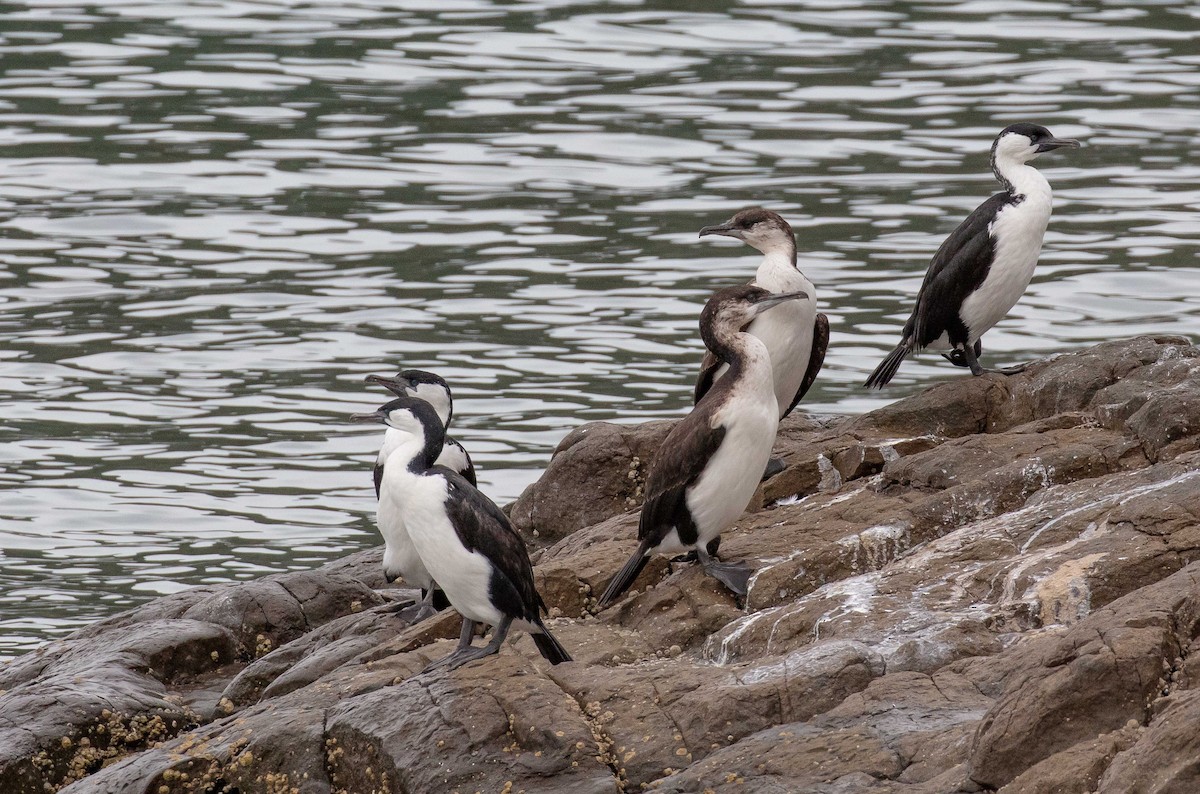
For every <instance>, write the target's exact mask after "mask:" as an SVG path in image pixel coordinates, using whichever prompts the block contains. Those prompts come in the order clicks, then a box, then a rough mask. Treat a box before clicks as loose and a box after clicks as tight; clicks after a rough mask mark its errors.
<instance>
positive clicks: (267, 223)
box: [0, 0, 1200, 656]
mask: <svg viewBox="0 0 1200 794" xmlns="http://www.w3.org/2000/svg"><path fill="white" fill-rule="evenodd" d="M434 7H436V8H437V9H438V10H436V11H431V10H430V9H431V8H434ZM681 7H686V8H687V9H688V10H686V11H681V10H679V8H681ZM2 20H3V21H2V23H0V64H2V68H3V76H2V77H0V145H2V148H0V395H3V397H4V417H3V420H2V421H0V466H2V473H0V549H3V552H2V556H0V656H3V655H11V654H13V653H19V652H21V651H22V650H25V649H28V648H30V647H33V646H34V645H36V644H37V643H39V642H42V641H44V640H45V639H46V638H48V637H51V636H54V635H57V634H60V633H62V632H64V631H67V630H70V629H72V628H75V627H77V626H79V625H80V624H82V623H85V622H87V621H90V620H93V619H95V618H97V617H99V616H102V615H105V614H108V613H111V612H113V611H116V610H119V609H122V608H125V607H127V606H129V605H131V604H134V603H137V602H139V601H141V600H144V599H147V598H150V597H152V596H154V595H156V594H160V593H165V592H171V591H173V590H176V589H180V588H183V587H187V586H190V585H194V584H197V583H204V582H217V581H226V580H230V579H238V578H247V577H252V576H257V575H260V574H263V573H267V572H271V571H278V570H284V569H287V568H298V567H307V566H312V565H315V564H318V563H320V562H321V561H323V560H326V559H328V558H331V557H334V556H338V555H341V554H344V553H346V552H348V551H351V550H354V549H358V548H361V547H364V546H367V545H369V544H373V543H375V542H376V536H375V534H374V530H373V521H372V515H373V509H374V504H373V502H374V500H373V495H372V491H371V487H370V475H369V465H370V460H371V458H372V456H373V452H374V447H375V444H376V440H377V439H376V436H377V433H376V432H375V431H374V430H372V429H364V428H362V427H356V426H351V425H348V424H347V423H346V422H345V417H346V416H347V415H348V414H349V413H351V412H353V411H356V410H363V409H368V408H370V407H373V406H374V405H375V404H378V403H379V402H381V401H382V400H383V397H384V395H383V394H382V393H380V392H378V391H372V390H371V389H369V388H366V387H365V386H364V384H363V383H362V382H361V381H362V377H363V376H364V375H366V374H368V373H372V372H388V371H391V370H395V369H396V368H397V367H399V366H400V365H404V366H408V367H423V368H429V369H434V370H437V371H438V372H440V373H441V374H443V375H444V376H445V377H447V378H448V379H449V380H450V381H451V382H452V383H453V385H454V386H455V388H456V394H457V396H458V400H457V402H456V409H457V411H456V421H455V425H456V427H455V433H456V434H457V436H458V437H459V438H460V439H461V440H462V441H463V442H464V443H465V444H466V445H467V446H468V448H469V449H470V450H471V452H472V454H473V455H474V457H475V460H476V463H477V465H478V466H479V469H480V479H481V483H482V485H483V486H484V488H485V489H486V490H487V492H489V493H490V494H491V495H493V496H494V497H495V498H496V499H497V500H501V501H503V500H507V499H510V498H512V497H514V496H515V495H516V494H517V493H519V492H520V490H521V488H523V487H524V485H525V484H527V483H528V482H530V481H532V480H533V479H534V478H535V477H536V476H537V474H538V471H539V469H540V467H541V466H543V465H544V463H545V461H546V459H547V457H548V455H549V452H550V450H551V449H553V447H554V445H555V444H556V443H557V441H558V440H559V439H560V438H561V437H562V436H563V435H564V433H565V432H566V431H567V429H568V428H570V427H571V426H573V425H575V424H578V423H580V422H583V421H588V420H594V419H615V420H618V421H640V420H643V419H646V418H648V417H655V416H671V415H676V414H679V413H680V412H682V411H683V410H684V409H685V408H686V406H687V405H688V402H689V400H688V398H689V394H690V387H691V378H692V376H693V372H694V369H695V366H696V362H697V360H698V358H699V353H700V347H699V341H698V339H697V334H696V331H695V324H696V316H697V311H698V308H699V305H700V303H701V302H702V301H703V299H704V298H705V297H706V295H707V293H708V292H710V291H711V290H712V289H713V288H715V287H717V286H722V285H725V284H729V283H736V282H739V281H742V280H745V279H746V278H748V277H749V275H750V273H751V272H752V271H753V268H754V266H755V265H756V262H757V257H756V256H755V255H754V253H753V252H752V251H750V250H749V249H746V248H739V247H737V246H736V245H730V244H725V243H723V242H715V243H714V242H711V241H710V240H704V241H700V240H697V239H696V232H697V230H698V229H699V228H700V227H701V226H703V225H706V224H709V223H714V222H718V221H721V220H723V219H725V218H726V217H727V216H728V215H730V214H731V213H732V211H734V210H735V209H737V208H739V207H741V206H744V205H747V204H751V203H765V204H769V205H770V206H771V207H773V208H775V209H778V210H780V211H781V212H783V213H784V215H785V216H786V217H788V218H789V219H790V220H791V221H792V222H793V225H794V226H795V228H796V231H797V232H798V235H799V245H800V250H801V258H802V263H801V266H802V268H803V269H804V270H805V272H806V273H807V274H808V275H809V276H810V278H812V279H813V281H814V282H816V284H817V285H818V288H819V290H820V295H819V297H820V302H821V306H822V309H823V310H824V311H825V312H827V313H828V314H829V315H830V318H831V322H832V323H833V339H832V342H831V348H830V353H829V357H828V358H827V359H826V364H825V369H824V371H823V373H822V376H821V378H820V380H819V381H818V382H817V385H816V387H815V389H814V391H813V393H812V394H811V395H810V397H809V399H808V405H809V407H810V408H812V409H814V410H819V411H844V412H857V411H861V410H865V409H868V408H870V407H873V406H876V405H879V404H882V402H883V401H884V400H886V399H891V398H895V397H898V396H902V395H904V394H906V393H909V392H911V391H912V390H913V389H915V388H918V387H919V385H921V384H925V383H929V382H931V381H934V380H938V379H943V378H949V377H962V373H961V371H959V370H956V369H955V368H952V367H949V366H948V365H945V364H939V363H938V362H939V361H940V359H937V358H936V357H933V356H930V357H926V358H924V359H922V360H918V361H912V362H909V363H907V364H906V365H905V366H904V368H903V369H902V370H901V375H900V378H899V379H898V381H897V383H896V384H895V385H894V386H893V387H892V388H890V389H889V390H888V391H887V392H886V393H885V395H884V396H877V395H875V394H869V393H867V392H864V391H862V390H861V389H859V388H858V386H857V384H859V383H861V381H862V380H863V379H864V378H865V376H866V374H867V373H868V372H869V371H870V370H871V369H872V368H873V367H874V365H875V363H876V361H877V360H878V359H879V358H880V357H881V356H882V354H883V352H884V351H885V349H887V348H890V346H891V345H892V344H894V342H895V341H896V335H897V331H898V329H899V325H900V324H901V322H902V321H903V319H904V316H905V315H906V306H907V304H908V302H909V300H910V299H911V297H912V295H913V294H915V292H916V290H917V288H918V286H919V284H920V279H921V274H922V273H923V271H924V267H925V265H926V263H927V262H928V258H929V256H930V255H931V253H932V252H933V250H934V249H935V248H936V247H937V245H938V243H939V242H940V241H941V239H942V238H943V237H944V236H945V234H946V233H947V232H948V231H949V230H950V229H952V228H953V226H954V225H955V224H956V223H957V222H958V220H959V219H961V217H962V216H963V215H964V214H965V213H966V212H968V211H969V210H970V209H971V208H973V207H974V206H975V205H976V204H977V203H978V202H979V201H980V200H982V199H983V198H984V197H985V196H986V195H988V194H989V193H990V192H991V191H992V190H993V189H994V183H993V182H992V181H991V176H990V174H989V173H988V170H987V156H986V153H987V149H988V146H989V145H990V141H991V138H992V137H993V136H994V135H995V133H996V132H997V131H998V130H999V129H1000V128H1002V127H1003V126H1005V125H1006V124H1008V123H1011V122H1012V121H1015V120H1036V121H1040V122H1042V123H1045V124H1047V125H1048V126H1050V127H1051V129H1052V130H1053V131H1054V132H1055V133H1057V134H1059V135H1065V136H1071V137H1078V138H1081V139H1083V140H1084V141H1085V142H1086V145H1087V148H1085V149H1083V150H1081V151H1078V152H1069V153H1065V154H1060V155H1050V156H1046V157H1044V158H1043V159H1042V160H1041V161H1039V165H1041V166H1043V169H1044V171H1045V173H1046V174H1047V175H1048V176H1049V178H1050V180H1051V182H1052V184H1053V185H1054V186H1055V188H1056V199H1055V216H1054V218H1053V219H1052V220H1051V225H1050V231H1049V233H1048V234H1047V237H1046V250H1045V253H1044V256H1043V258H1042V265H1041V268H1040V269H1039V271H1038V274H1037V276H1036V277H1035V281H1034V284H1033V286H1032V287H1031V288H1030V291H1029V293H1028V294H1027V295H1026V297H1025V298H1024V299H1023V300H1022V302H1021V303H1020V304H1019V305H1018V307H1017V308H1016V310H1015V311H1014V312H1013V315H1012V316H1011V317H1010V318H1009V319H1008V320H1007V321H1005V322H1004V323H1003V324H1001V326H999V327H998V328H997V329H995V330H994V331H992V332H991V333H989V334H988V336H987V338H986V340H985V349H986V350H987V351H990V354H991V355H989V356H988V357H987V359H986V360H987V361H991V362H998V361H1018V360H1024V359H1026V358H1029V357H1032V356H1040V355H1045V354H1049V353H1054V352H1058V351H1063V350H1068V349H1071V348H1073V347H1077V346H1081V345H1086V344H1089V343H1092V342H1095V341H1098V340H1102V339H1106V338H1109V337H1112V336H1127V335H1132V334H1137V333H1144V332H1149V331H1161V332H1172V333H1184V334H1190V333H1194V332H1196V331H1197V330H1198V329H1200V305H1198V298H1197V297H1196V296H1198V295H1200V268H1198V267H1197V264H1198V263H1197V260H1196V256H1197V245H1198V243H1200V216H1198V215H1197V210H1198V209H1200V166H1197V165H1195V161H1196V159H1197V158H1196V155H1197V149H1198V148H1200V138H1198V135H1200V101H1198V99H1197V97H1198V90H1197V89H1198V88H1200V55H1197V53H1198V52H1200V47H1198V46H1197V37H1198V35H1200V12H1198V11H1197V9H1196V7H1194V6H1190V7H1189V6H1188V5H1186V4H1183V3H1175V4H1172V3H1158V4H1139V5H1137V6H1131V5H1130V4H1128V3H1126V2H1120V3H1097V4H1091V5H1088V6H1087V7H1086V8H1084V7H1080V6H1079V5H1078V4H1066V3H1060V2H1040V1H1038V0H1023V1H1022V2H1017V3H1014V2H1004V3H1000V2H991V1H990V0H966V1H965V2H930V3H922V4H915V5H910V4H906V3H892V2H843V1H842V0H813V1H812V2H795V3H785V2H771V0H765V1H762V2H759V1H752V2H748V3H744V4H736V5H735V4H728V3H714V2H693V3H688V4H679V3H660V4H639V3H632V2H625V3H600V2H577V3H572V2H569V1H566V2H556V1H555V0H545V1H544V2H519V3H514V4H508V5H500V4H494V3H490V2H484V0H450V1H449V2H440V3H436V4H435V3H431V2H428V0H423V1H422V2H407V3H406V2H395V0H388V1H387V2H384V1H383V0H360V1H358V2H355V1H354V0H351V1H349V2H336V3H333V2H327V1H326V0H306V2H289V1H288V0H270V1H269V2H268V1H267V0H260V1H258V2H233V1H230V2H221V1H220V0H211V1H210V2H192V3H188V2H157V1H156V2H134V0H110V2H107V3H104V4H82V3H72V2H70V0H45V1H44V2H43V1H38V0H35V1H33V2H16V3H10V4H8V6H7V7H6V9H5V13H4V16H3V17H2Z"/></svg>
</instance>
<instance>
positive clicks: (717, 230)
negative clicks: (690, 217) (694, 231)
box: [700, 221, 744, 240]
mask: <svg viewBox="0 0 1200 794" xmlns="http://www.w3.org/2000/svg"><path fill="white" fill-rule="evenodd" d="M708 234H719V235H722V236H724V237H734V238H736V239H738V240H741V239H744V233H743V232H742V230H741V229H739V228H737V227H736V226H734V225H733V221H725V222H724V223H718V224H717V225H716V226H705V227H704V228H703V229H701V230H700V236H701V237H704V236H705V235H708Z"/></svg>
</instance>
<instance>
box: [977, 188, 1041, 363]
mask: <svg viewBox="0 0 1200 794" xmlns="http://www.w3.org/2000/svg"><path fill="white" fill-rule="evenodd" d="M1042 184H1043V185H1044V184H1045V182H1044V181H1043V182H1042ZM1033 187H1034V188H1037V189H1031V190H1030V192H1029V193H1028V194H1026V196H1025V198H1024V199H1023V200H1022V201H1020V202H1018V203H1016V204H1010V205H1008V206H1006V207H1005V208H1004V209H1002V210H1001V211H1000V212H999V213H997V214H996V218H995V220H993V221H992V223H991V224H990V225H989V227H988V233H989V234H990V235H991V238H992V262H991V265H990V267H989V268H988V273H987V277H986V278H985V279H984V280H983V283H982V284H980V285H979V288H978V289H976V290H975V291H974V292H973V293H971V294H970V295H969V296H968V297H967V298H966V300H964V301H963V305H962V309H961V317H962V320H963V322H964V323H965V324H966V326H967V329H968V330H969V332H970V333H969V337H970V341H971V342H972V343H973V342H974V341H975V340H976V339H978V338H979V337H980V336H982V335H983V333H984V332H985V331H987V330H988V329H989V328H991V327H992V326H994V325H995V324H996V323H998V322H1000V320H1002V319H1003V318H1004V316H1005V315H1006V314H1008V312H1009V310H1010V309H1012V307H1013V306H1014V305H1016V303H1017V301H1018V300H1020V298H1021V296H1022V295H1023V294H1024V293H1025V289H1026V287H1028V286H1029V281H1030V279H1032V278H1033V271H1034V269H1035V268H1036V267H1037V262H1038V256H1040V254H1041V252H1042V239H1043V238H1044V237H1045V234H1046V224H1047V223H1048V222H1049V220H1050V188H1049V185H1046V186H1045V188H1044V189H1041V188H1040V186H1037V185H1034V186H1033Z"/></svg>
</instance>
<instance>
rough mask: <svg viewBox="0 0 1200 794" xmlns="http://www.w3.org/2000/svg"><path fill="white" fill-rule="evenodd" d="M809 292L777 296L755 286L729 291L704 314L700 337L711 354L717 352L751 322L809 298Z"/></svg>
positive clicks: (707, 306)
mask: <svg viewBox="0 0 1200 794" xmlns="http://www.w3.org/2000/svg"><path fill="white" fill-rule="evenodd" d="M807 297H808V294H807V293H805V292H786V293H773V292H769V291H767V290H765V289H763V288H762V287H756V286H754V285H752V284H741V285H739V286H736V287H725V288H724V289H719V290H717V291H716V292H714V293H713V295H712V297H711V298H709V299H708V303H706V304H704V311H702V312H700V337H701V338H702V339H703V340H704V344H706V345H707V346H708V348H709V350H712V351H713V352H717V348H718V347H720V346H721V345H722V344H724V343H723V341H722V340H725V339H728V338H729V337H731V336H732V335H733V334H736V333H738V332H739V331H741V330H742V329H743V328H745V327H746V326H747V325H748V324H749V323H750V321H751V320H753V319H754V318H755V317H757V316H758V315H760V314H762V313H763V312H765V311H767V310H768V309H770V308H772V307H775V306H778V305H779V304H781V303H786V302H787V301H790V300H796V299H804V298H807Z"/></svg>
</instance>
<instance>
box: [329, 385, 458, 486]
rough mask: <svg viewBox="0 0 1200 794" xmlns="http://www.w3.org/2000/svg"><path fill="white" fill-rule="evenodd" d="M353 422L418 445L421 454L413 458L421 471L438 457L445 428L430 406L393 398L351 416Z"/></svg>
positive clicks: (411, 398) (422, 402)
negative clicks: (379, 426) (399, 435)
mask: <svg viewBox="0 0 1200 794" xmlns="http://www.w3.org/2000/svg"><path fill="white" fill-rule="evenodd" d="M350 420H351V421H353V422H379V423H380V424H384V425H387V426H388V427H390V428H392V429H394V430H398V431H400V432H401V433H405V434H407V435H409V436H412V437H413V438H414V439H416V440H418V441H420V442H421V452H420V454H418V455H416V456H415V457H414V462H420V463H421V464H422V465H421V468H429V467H430V466H432V465H433V462H434V461H435V460H437V457H438V455H440V454H441V453H442V444H443V443H444V442H445V440H446V426H445V425H443V424H442V420H441V419H440V418H439V417H438V415H437V411H435V410H434V408H433V406H432V405H430V404H429V403H427V402H425V401H424V400H422V399H420V398H417V397H409V396H407V395H406V396H403V397H397V398H396V399H394V400H392V401H391V402H389V403H386V404H385V405H382V406H380V407H379V408H378V409H376V410H374V411H372V412H371V413H368V414H352V415H351V416H350Z"/></svg>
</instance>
